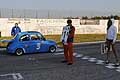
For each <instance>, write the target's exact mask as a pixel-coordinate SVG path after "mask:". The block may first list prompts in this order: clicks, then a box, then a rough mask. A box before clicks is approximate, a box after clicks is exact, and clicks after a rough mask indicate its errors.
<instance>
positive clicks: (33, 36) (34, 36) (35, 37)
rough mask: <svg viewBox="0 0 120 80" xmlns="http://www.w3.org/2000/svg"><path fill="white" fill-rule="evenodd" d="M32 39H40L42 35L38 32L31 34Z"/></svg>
mask: <svg viewBox="0 0 120 80" xmlns="http://www.w3.org/2000/svg"><path fill="white" fill-rule="evenodd" d="M30 36H31V40H40V37H39V36H38V35H37V34H31V35H30Z"/></svg>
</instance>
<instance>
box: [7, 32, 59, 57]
mask: <svg viewBox="0 0 120 80" xmlns="http://www.w3.org/2000/svg"><path fill="white" fill-rule="evenodd" d="M56 48H57V44H56V42H55V41H51V40H46V39H45V38H44V36H43V35H42V34H41V33H39V32H37V31H26V32H20V33H18V34H17V35H16V36H15V37H14V38H13V39H12V40H10V41H9V42H8V45H7V52H8V53H11V54H16V55H18V56H19V55H22V54H24V53H36V52H50V53H54V52H55V51H56Z"/></svg>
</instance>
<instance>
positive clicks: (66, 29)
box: [61, 26, 70, 43]
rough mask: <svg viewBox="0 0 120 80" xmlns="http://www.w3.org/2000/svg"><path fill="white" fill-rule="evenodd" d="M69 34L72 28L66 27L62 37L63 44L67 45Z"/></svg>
mask: <svg viewBox="0 0 120 80" xmlns="http://www.w3.org/2000/svg"><path fill="white" fill-rule="evenodd" d="M69 32H70V26H64V27H63V30H62V35H61V42H63V43H67V39H68V36H69Z"/></svg>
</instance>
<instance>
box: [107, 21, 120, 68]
mask: <svg viewBox="0 0 120 80" xmlns="http://www.w3.org/2000/svg"><path fill="white" fill-rule="evenodd" d="M116 38H117V28H116V26H114V19H109V20H108V23H107V35H106V44H107V47H108V51H107V60H106V64H109V56H110V47H112V51H113V54H114V56H115V59H116V64H115V66H119V60H118V57H117V53H116V48H115V42H116Z"/></svg>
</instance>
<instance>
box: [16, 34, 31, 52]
mask: <svg viewBox="0 0 120 80" xmlns="http://www.w3.org/2000/svg"><path fill="white" fill-rule="evenodd" d="M29 47H30V36H29V35H28V34H24V35H22V36H21V37H20V43H19V47H18V48H22V49H23V50H24V51H25V53H30V49H29Z"/></svg>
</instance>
